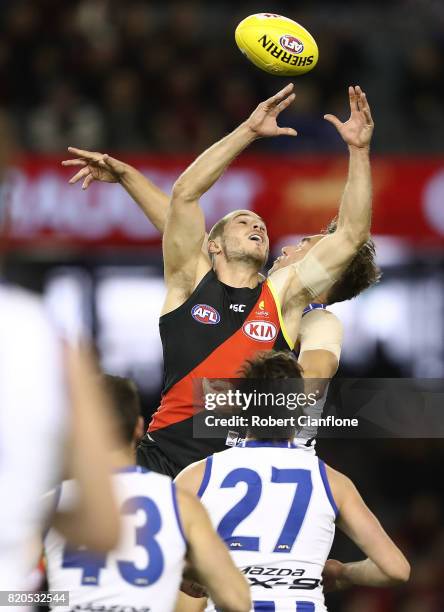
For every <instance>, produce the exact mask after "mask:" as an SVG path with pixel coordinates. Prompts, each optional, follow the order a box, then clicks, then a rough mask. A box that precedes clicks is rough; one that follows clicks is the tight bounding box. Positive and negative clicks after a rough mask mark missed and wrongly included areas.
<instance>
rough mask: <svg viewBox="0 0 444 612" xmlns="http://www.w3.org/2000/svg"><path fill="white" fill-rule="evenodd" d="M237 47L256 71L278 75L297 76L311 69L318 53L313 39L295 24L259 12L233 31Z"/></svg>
mask: <svg viewBox="0 0 444 612" xmlns="http://www.w3.org/2000/svg"><path fill="white" fill-rule="evenodd" d="M235 38H236V44H237V46H238V47H239V49H240V50H241V51H242V53H243V54H244V55H246V57H247V58H248V59H249V60H250V61H251V62H252V63H253V64H254V65H255V66H257V67H258V68H261V69H262V70H265V71H266V72H269V73H270V74H276V75H278V76H297V75H300V74H304V73H306V72H308V71H309V70H312V69H313V68H314V67H315V66H316V64H317V61H318V58H319V51H318V46H317V44H316V41H315V39H314V38H313V36H312V35H311V34H310V32H308V31H307V30H306V29H305V28H304V27H302V26H301V25H300V24H299V23H296V21H293V20H292V19H288V17H283V16H282V15H274V14H272V13H258V14H256V15H250V16H249V17H246V18H245V19H243V20H242V21H241V22H240V24H239V25H238V26H237V28H236V32H235Z"/></svg>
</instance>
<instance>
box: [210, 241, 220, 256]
mask: <svg viewBox="0 0 444 612" xmlns="http://www.w3.org/2000/svg"><path fill="white" fill-rule="evenodd" d="M221 250H222V247H221V246H220V244H218V242H217V241H216V240H209V241H208V253H209V254H210V255H217V254H218V253H220V252H221Z"/></svg>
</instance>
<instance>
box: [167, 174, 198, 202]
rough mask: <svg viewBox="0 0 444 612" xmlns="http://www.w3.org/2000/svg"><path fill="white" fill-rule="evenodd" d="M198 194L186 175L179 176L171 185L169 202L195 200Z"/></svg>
mask: <svg viewBox="0 0 444 612" xmlns="http://www.w3.org/2000/svg"><path fill="white" fill-rule="evenodd" d="M199 196H200V194H198V193H197V192H196V189H195V188H194V187H193V185H192V182H191V181H190V180H189V178H188V177H187V176H186V175H182V176H179V178H178V179H177V181H176V182H175V183H174V185H173V191H172V198H171V202H172V203H173V204H174V203H175V202H176V203H177V202H185V203H188V202H195V201H196V200H198V199H199Z"/></svg>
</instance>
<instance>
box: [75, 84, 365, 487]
mask: <svg viewBox="0 0 444 612" xmlns="http://www.w3.org/2000/svg"><path fill="white" fill-rule="evenodd" d="M291 90H292V86H288V87H286V88H285V89H284V90H282V91H281V92H279V93H278V94H277V95H276V96H274V97H273V98H270V99H269V100H267V101H265V102H263V103H262V104H260V105H259V106H258V108H257V109H256V110H255V111H254V112H253V114H252V115H251V117H250V118H249V119H248V120H247V121H246V122H245V123H243V124H242V125H241V126H239V128H237V129H236V130H234V132H232V133H231V134H230V135H228V136H227V137H226V138H224V139H223V140H221V141H220V142H218V143H216V144H215V145H214V146H213V147H211V148H210V149H209V150H207V151H206V152H205V153H203V154H202V155H201V156H200V157H199V158H198V159H197V160H196V161H195V162H194V164H192V165H191V166H190V167H189V168H188V169H187V170H186V171H185V172H184V173H183V174H182V176H181V177H180V178H179V179H178V181H176V184H175V186H174V190H173V197H172V201H171V206H170V207H168V208H167V207H166V206H165V196H164V194H162V192H160V190H158V189H157V188H155V187H154V186H152V185H151V184H150V183H149V181H147V180H146V179H144V177H142V176H141V175H140V174H138V173H136V172H135V171H133V169H132V170H129V169H128V167H127V166H126V165H125V164H121V162H118V161H117V160H113V159H111V158H109V157H108V156H103V155H101V154H99V153H89V152H86V151H80V150H77V149H70V151H71V152H73V153H76V154H77V155H79V158H78V159H76V160H68V161H66V162H64V164H65V165H81V166H83V167H82V169H81V170H80V171H79V172H78V173H77V174H76V175H75V176H74V177H73V178H72V179H71V182H76V181H77V180H79V179H81V178H83V179H84V187H87V186H88V185H89V184H90V183H91V182H92V181H93V180H94V179H96V180H103V181H111V182H112V181H115V180H119V181H120V182H121V183H122V184H123V185H124V186H125V188H126V189H127V191H128V193H130V194H131V195H132V196H133V197H134V199H136V201H137V202H138V203H139V205H140V206H141V207H142V209H143V210H144V211H145V212H146V214H147V215H148V216H149V217H150V218H152V220H153V222H154V223H155V224H156V226H157V227H159V228H160V229H161V230H162V229H164V227H165V234H164V242H163V248H164V261H165V275H166V283H167V288H168V293H167V299H166V302H165V305H164V308H163V313H162V316H161V319H160V330H161V336H162V341H163V347H164V361H165V378H164V389H163V395H162V401H161V405H160V408H159V410H158V411H157V412H156V414H155V415H154V417H153V420H152V421H151V424H150V427H149V434H148V435H147V436H146V437H145V438H144V440H143V441H142V443H141V445H140V447H139V461H140V462H141V464H143V465H147V466H151V467H153V469H159V470H161V471H166V472H167V473H170V474H172V475H174V474H175V473H177V470H178V469H179V468H180V467H183V466H185V465H186V464H187V463H189V462H190V461H193V460H195V459H197V458H199V457H203V456H205V454H208V453H209V452H212V451H214V450H217V449H221V448H222V445H223V442H221V441H220V440H208V439H206V440H202V439H200V440H198V439H193V436H192V421H191V417H192V416H193V414H194V413H195V409H194V408H193V382H194V381H198V380H199V379H201V378H229V377H236V376H238V370H239V368H240V366H241V364H242V363H243V361H244V360H245V359H246V358H250V357H252V356H254V354H255V353H256V352H257V351H258V350H264V349H272V348H274V349H284V348H286V349H293V347H294V345H295V342H296V340H297V337H298V333H299V327H300V321H301V316H302V315H303V312H304V308H305V307H306V306H307V304H308V303H309V302H310V301H312V300H315V301H319V302H321V301H323V302H325V303H330V302H331V300H330V293H329V291H330V288H331V286H332V285H333V287H335V286H336V288H337V287H338V286H341V287H342V291H340V292H337V294H336V295H337V296H342V297H340V299H349V298H350V297H353V296H354V295H357V294H358V293H360V292H361V291H362V290H363V289H365V288H366V287H367V286H369V285H371V284H372V283H373V282H375V280H376V278H377V274H376V273H375V266H374V261H373V255H374V252H373V250H372V246H371V244H370V245H369V243H367V240H368V238H369V228H370V216H371V214H370V213H371V177H370V165H369V143H370V139H371V135H372V131H373V121H372V118H371V114H370V109H369V106H368V103H367V100H366V97H365V94H364V93H363V92H362V91H361V90H360V88H359V87H356V88H350V89H349V96H350V106H351V117H350V119H349V121H347V122H346V123H344V124H343V123H341V122H340V121H339V120H338V119H337V118H335V117H332V116H326V117H328V118H329V120H330V121H331V122H332V123H334V125H335V126H336V128H337V129H338V131H339V132H340V134H341V136H342V137H343V139H344V140H345V142H346V143H347V144H348V145H349V151H350V167H349V177H348V181H347V185H346V188H345V191H344V196H343V199H342V203H341V208H340V212H339V219H338V224H337V227H336V231H334V232H333V233H332V234H330V235H327V236H322V235H319V236H315V237H311V238H310V239H305V240H304V241H303V243H301V245H299V246H298V247H294V248H293V249H292V251H291V254H290V253H289V254H288V256H286V257H285V258H281V259H279V261H278V262H276V264H275V266H274V267H273V274H272V275H271V276H270V277H269V279H268V280H267V281H266V282H262V280H263V278H261V276H260V274H259V270H260V269H261V268H262V266H263V265H264V263H265V261H266V259H267V257H268V237H267V233H266V228H265V225H264V222H263V220H262V219H261V218H260V217H258V216H257V215H256V214H254V213H252V212H250V211H235V212H234V213H231V214H230V215H227V216H226V217H224V218H223V219H221V221H219V222H218V223H217V224H216V225H215V226H214V227H213V229H212V230H211V232H210V234H209V236H208V240H207V237H206V235H205V227H204V219H203V213H202V210H201V209H200V207H199V202H198V201H199V198H200V197H201V196H202V195H203V193H205V191H207V190H208V189H209V188H210V187H211V185H212V184H213V183H214V182H215V181H216V180H217V179H218V178H219V177H220V175H221V174H222V173H223V171H224V170H225V169H226V167H227V166H228V165H229V163H230V162H231V161H232V160H233V159H234V158H235V157H236V156H237V155H238V154H239V153H240V152H241V151H242V150H243V149H244V148H245V147H246V146H248V144H250V143H251V142H252V141H253V140H255V139H256V138H259V137H262V136H276V135H295V132H294V130H291V129H289V128H280V127H278V126H277V123H276V119H277V117H278V115H279V113H280V112H281V111H282V110H284V109H285V108H286V107H287V106H288V105H289V104H290V103H291V102H292V101H293V99H294V94H292V93H291ZM148 186H150V188H149V189H148ZM145 188H146V195H145V196H143V193H144V189H145ZM166 210H168V216H167V220H166V222H165V215H166ZM357 258H359V261H360V262H361V264H362V261H363V259H364V260H365V266H361V267H360V269H359V272H360V274H359V275H357V274H356V273H355V272H356V270H355V268H356V266H355V262H356V259H357ZM344 270H345V272H344ZM350 270H351V274H350V273H348V272H350ZM364 272H365V273H364ZM343 273H344V276H343ZM345 289H346V291H345ZM337 299H339V297H338V298H337ZM325 316H327V317H328V315H327V314H326V315H325ZM332 317H333V315H330V320H331V319H332ZM321 318H322V316H321ZM339 336H340V333H339ZM335 344H338V342H336V343H335ZM339 344H340V339H339ZM320 350H323V349H322V348H321V349H320ZM314 352H317V350H316V351H314ZM323 353H324V355H323V358H324V362H325V367H323V368H320V367H319V365H318V363H319V362H320V361H321V360H319V362H318V363H317V362H316V360H313V359H310V357H313V355H311V356H310V355H308V354H306V355H305V363H304V367H307V371H308V372H310V371H312V372H311V374H309V376H317V377H322V378H330V377H331V376H333V374H334V373H335V371H336V368H337V360H338V357H339V355H338V354H336V353H333V354H332V353H331V351H329V350H328V349H327V350H323Z"/></svg>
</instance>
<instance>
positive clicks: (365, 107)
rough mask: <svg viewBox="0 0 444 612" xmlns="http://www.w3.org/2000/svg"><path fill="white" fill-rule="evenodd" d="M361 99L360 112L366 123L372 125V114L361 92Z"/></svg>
mask: <svg viewBox="0 0 444 612" xmlns="http://www.w3.org/2000/svg"><path fill="white" fill-rule="evenodd" d="M361 99H362V102H361V109H362V112H363V113H364V115H365V118H366V119H367V122H368V123H373V117H372V112H371V110H370V105H369V103H368V100H367V96H366V94H365V92H364V91H363V92H362V97H361Z"/></svg>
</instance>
